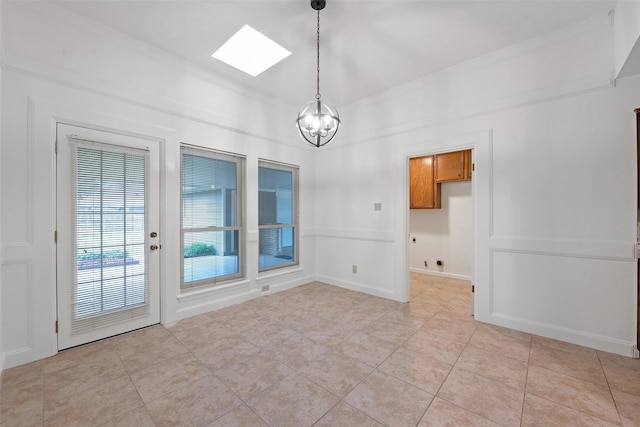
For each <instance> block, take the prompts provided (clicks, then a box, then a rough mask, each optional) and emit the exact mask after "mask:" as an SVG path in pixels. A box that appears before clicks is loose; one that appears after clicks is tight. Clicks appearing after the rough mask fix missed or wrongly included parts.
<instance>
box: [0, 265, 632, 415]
mask: <svg viewBox="0 0 640 427" xmlns="http://www.w3.org/2000/svg"><path fill="white" fill-rule="evenodd" d="M469 310H470V294H469V284H468V282H463V281H458V280H452V279H443V278H438V277H434V276H426V275H419V274H412V283H411V303H410V304H400V303H395V302H392V301H388V300H383V299H380V298H375V297H371V296H367V295H364V294H360V293H357V292H351V291H347V290H344V289H341V288H337V287H334V286H329V285H325V284H321V283H311V284H308V285H305V286H300V287H298V288H295V289H291V290H289V291H285V292H280V293H277V294H273V295H270V296H267V297H263V298H259V299H256V300H253V301H249V302H246V303H244V304H240V305H236V306H233V307H229V308H225V309H222V310H219V311H217V312H212V313H208V314H206V315H202V316H197V317H194V318H190V319H186V320H184V321H182V322H180V323H178V324H177V325H175V326H174V327H172V328H169V329H167V328H164V327H162V326H154V327H151V328H147V329H144V330H140V331H137V332H133V333H130V334H126V335H122V336H118V337H114V338H111V339H107V340H103V341H100V342H97V343H94V344H90V345H86V346H82V347H78V348H76V349H72V350H68V351H64V352H61V353H60V354H58V355H56V356H54V357H51V358H48V359H45V360H41V361H38V362H35V363H32V364H29V365H26V366H21V367H17V368H13V369H9V370H6V371H5V372H4V373H3V376H2V386H1V388H0V425H2V426H3V427H13V426H42V425H46V426H90V425H103V426H135V427H145V426H221V427H222V426H223V427H230V426H294V427H303V426H331V427H335V426H349V427H352V426H384V425H386V426H420V427H424V426H467V425H468V426H496V425H503V426H518V425H520V426H535V425H537V426H608V425H625V426H632V425H640V360H635V359H630V358H625V357H620V356H616V355H612V354H607V353H602V352H597V351H595V350H591V349H588V348H583V347H578V346H574V345H571V344H566V343H562V342H558V341H554V340H550V339H546V338H541V337H537V336H531V335H529V334H525V333H521V332H517V331H513V330H509V329H504V328H499V327H493V326H489V325H485V324H481V323H478V322H475V321H474V320H473V319H472V318H471V317H470V316H469Z"/></svg>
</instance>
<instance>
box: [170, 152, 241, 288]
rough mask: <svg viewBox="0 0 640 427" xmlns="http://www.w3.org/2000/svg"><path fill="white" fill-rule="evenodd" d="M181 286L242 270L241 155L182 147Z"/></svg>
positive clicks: (235, 275)
mask: <svg viewBox="0 0 640 427" xmlns="http://www.w3.org/2000/svg"><path fill="white" fill-rule="evenodd" d="M181 157H182V162H181V163H182V197H181V199H182V206H181V208H182V209H181V210H182V233H181V234H182V236H181V237H182V288H188V287H192V286H199V285H206V284H214V285H215V284H217V283H220V282H224V281H228V280H231V279H235V278H238V277H242V276H243V274H244V271H243V270H244V267H243V265H244V262H243V259H244V253H243V252H244V251H243V245H242V241H243V226H242V216H243V209H244V208H243V200H244V196H243V194H242V189H243V187H244V185H243V181H242V179H243V168H244V158H242V157H239V156H234V155H230V154H223V153H220V152H216V151H207V150H203V149H195V148H191V147H186V146H183V147H182V156H181Z"/></svg>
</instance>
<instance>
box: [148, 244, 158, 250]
mask: <svg viewBox="0 0 640 427" xmlns="http://www.w3.org/2000/svg"><path fill="white" fill-rule="evenodd" d="M149 249H151V250H152V251H155V250H158V245H151V246H149Z"/></svg>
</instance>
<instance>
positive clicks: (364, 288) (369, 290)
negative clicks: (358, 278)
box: [316, 275, 400, 301]
mask: <svg viewBox="0 0 640 427" xmlns="http://www.w3.org/2000/svg"><path fill="white" fill-rule="evenodd" d="M316 280H317V281H319V282H323V283H327V284H329V285H333V286H338V287H340V288H344V289H349V290H351V291H356V292H362V293H363V294H367V295H372V296H374V297H380V298H386V299H390V300H393V301H400V298H398V296H396V295H395V293H393V292H391V291H389V290H387V289H380V288H376V287H373V286H369V285H365V284H362V283H358V282H352V281H350V280H341V279H337V278H335V277H329V276H322V275H316Z"/></svg>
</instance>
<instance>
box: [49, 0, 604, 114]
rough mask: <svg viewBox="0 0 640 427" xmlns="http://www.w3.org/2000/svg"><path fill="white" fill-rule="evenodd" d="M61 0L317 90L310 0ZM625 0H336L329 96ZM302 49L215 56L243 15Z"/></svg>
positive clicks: (208, 61) (305, 93)
mask: <svg viewBox="0 0 640 427" xmlns="http://www.w3.org/2000/svg"><path fill="white" fill-rule="evenodd" d="M56 3H57V4H59V5H61V6H63V7H65V8H67V9H69V10H70V11H73V12H76V13H78V14H80V15H83V16H85V17H87V18H89V19H92V20H95V21H98V22H100V23H102V24H104V25H107V26H109V27H112V28H114V29H116V30H119V31H121V32H123V33H125V34H128V35H130V36H132V37H135V38H138V39H140V40H143V41H144V42H146V43H148V44H151V45H154V46H156V47H158V48H160V49H163V50H165V51H167V52H170V53H172V54H174V55H177V56H179V57H181V58H183V59H185V60H187V61H190V62H192V63H195V64H198V65H200V66H202V67H204V68H206V69H208V70H210V71H211V72H212V73H215V74H217V75H222V76H225V77H226V78H229V79H231V80H233V81H234V82H236V83H239V84H241V85H243V86H246V87H250V88H254V89H256V90H259V91H261V92H264V93H266V94H268V95H270V96H273V97H276V98H278V99H280V100H283V101H285V102H287V103H289V104H292V105H302V104H303V103H304V102H306V101H308V100H310V99H313V96H314V95H315V92H316V87H315V85H316V76H315V71H316V51H315V47H316V46H315V43H316V40H315V37H316V12H315V11H314V10H313V9H311V6H310V3H309V0H258V1H248V0H233V1H224V0H196V1H189V0H150V1H148V0H117V1H116V0H60V1H56ZM614 7H615V0H604V1H595V0H587V1H582V0H569V1H560V0H534V1H525V0H502V1H484V0H473V1H456V0H377V1H376V0H373V1H364V0H327V7H326V8H325V9H324V10H323V11H321V13H320V20H321V23H320V51H321V59H320V79H321V80H320V90H321V93H322V99H323V100H324V101H326V102H328V103H330V104H333V105H334V106H337V107H341V106H343V105H345V104H349V103H351V102H354V101H357V100H359V99H361V98H364V97H366V96H369V95H373V94H376V93H379V92H382V91H384V90H386V89H389V88H391V87H394V86H397V85H400V84H403V83H406V82H409V81H412V80H415V79H418V78H420V77H422V76H425V75H427V74H430V73H433V72H436V71H439V70H442V69H444V68H447V67H450V66H452V65H455V64H458V63H461V62H464V61H467V60H469V59H472V58H475V57H478V56H481V55H483V54H486V53H489V52H492V51H495V50H498V49H501V48H504V47H507V46H510V45H513V44H515V43H518V42H521V41H523V40H527V39H530V38H533V37H536V36H538V35H541V34H544V33H548V32H551V31H554V30H557V29H559V28H562V27H566V26H569V25H572V24H574V23H577V22H580V21H583V20H585V19H588V18H591V17H595V16H603V15H606V14H607V13H608V12H609V11H610V10H612V9H613V8H614ZM245 24H249V25H251V26H252V27H253V28H255V29H257V30H258V31H260V32H262V33H263V34H265V35H267V36H268V37H270V38H271V39H273V40H275V41H276V42H278V43H279V44H281V45H282V46H284V47H285V48H286V49H288V50H289V51H291V52H292V55H290V56H289V57H288V58H286V59H285V60H284V61H282V62H281V63H279V64H277V65H275V66H274V67H273V68H271V69H269V70H267V71H266V72H264V73H263V74H261V75H259V76H257V77H251V76H249V75H247V74H245V73H243V72H241V71H238V70H236V69H234V68H232V67H230V66H228V65H226V64H223V63H221V62H219V61H218V60H216V59H213V58H212V57H211V54H212V53H213V52H214V51H215V50H216V49H217V48H218V47H219V46H220V45H222V43H224V42H225V41H226V40H227V39H228V38H229V37H230V36H231V35H233V34H234V33H235V32H236V31H237V30H239V29H240V28H241V27H242V26H243V25H245Z"/></svg>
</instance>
